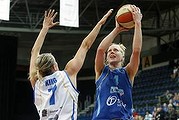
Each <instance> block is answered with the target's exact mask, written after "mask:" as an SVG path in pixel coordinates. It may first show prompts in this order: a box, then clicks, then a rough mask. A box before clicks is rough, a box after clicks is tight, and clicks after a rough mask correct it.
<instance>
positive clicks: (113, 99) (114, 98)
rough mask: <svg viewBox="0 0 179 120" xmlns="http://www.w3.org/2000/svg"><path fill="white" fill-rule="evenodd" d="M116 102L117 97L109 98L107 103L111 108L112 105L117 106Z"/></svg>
mask: <svg viewBox="0 0 179 120" xmlns="http://www.w3.org/2000/svg"><path fill="white" fill-rule="evenodd" d="M116 101H117V97H116V96H109V97H108V99H107V101H106V104H107V105H108V106H111V105H113V104H115V103H116Z"/></svg>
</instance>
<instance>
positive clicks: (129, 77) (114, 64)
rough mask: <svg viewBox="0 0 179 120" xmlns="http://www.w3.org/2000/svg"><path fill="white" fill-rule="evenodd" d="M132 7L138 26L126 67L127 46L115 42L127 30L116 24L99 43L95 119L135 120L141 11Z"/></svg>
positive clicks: (96, 60) (140, 40) (140, 45)
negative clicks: (134, 104)
mask: <svg viewBox="0 0 179 120" xmlns="http://www.w3.org/2000/svg"><path fill="white" fill-rule="evenodd" d="M131 8H132V10H133V11H132V15H133V19H134V22H135V28H134V37H133V45H132V47H133V48H132V55H131V57H130V61H129V63H128V64H127V65H126V66H124V67H123V63H124V56H125V49H126V48H125V47H124V45H122V44H115V43H112V42H113V40H114V39H115V37H116V36H117V35H118V34H119V33H120V32H122V31H127V29H125V28H123V27H120V26H119V25H118V24H117V23H116V27H115V28H114V29H113V30H112V32H111V33H110V34H109V35H108V36H106V37H105V38H104V39H103V40H102V42H101V43H100V45H99V46H98V49H97V53H96V58H95V74H96V101H95V108H94V113H93V117H92V120H133V115H132V109H133V108H132V106H133V105H132V86H133V82H134V77H135V75H136V73H137V71H138V67H139V63H140V53H141V48H142V30H141V20H142V14H141V13H140V9H139V8H138V7H136V6H135V5H131ZM105 54H107V55H105ZM105 56H106V59H105ZM106 62H107V64H105V63H106Z"/></svg>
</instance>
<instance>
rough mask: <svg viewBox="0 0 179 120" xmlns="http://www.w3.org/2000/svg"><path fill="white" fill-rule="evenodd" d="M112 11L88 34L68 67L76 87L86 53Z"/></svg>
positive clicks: (66, 68) (67, 69)
mask: <svg viewBox="0 0 179 120" xmlns="http://www.w3.org/2000/svg"><path fill="white" fill-rule="evenodd" d="M111 13H112V9H110V10H109V11H108V12H107V14H105V15H104V16H103V18H102V19H101V20H100V21H99V22H98V23H97V24H96V26H95V27H94V28H93V30H92V31H91V32H90V33H89V34H88V36H87V37H86V38H85V39H84V40H83V41H82V43H81V45H80V47H79V49H78V51H77V53H76V55H75V56H74V58H73V59H72V60H70V61H69V62H68V63H67V65H66V67H65V70H66V71H67V73H68V74H69V76H70V79H71V80H72V83H73V84H74V85H75V86H76V77H77V73H78V72H79V71H80V69H81V67H82V65H83V63H84V60H85V57H86V53H87V52H88V50H89V49H90V47H91V46H92V44H93V42H94V41H95V39H96V37H97V35H98V33H99V31H100V29H101V26H102V25H103V24H104V23H105V22H106V20H107V18H108V17H109V16H110V15H111Z"/></svg>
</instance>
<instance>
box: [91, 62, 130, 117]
mask: <svg viewBox="0 0 179 120" xmlns="http://www.w3.org/2000/svg"><path fill="white" fill-rule="evenodd" d="M112 119H114V120H115V119H116V120H133V115H132V85H131V82H130V80H129V77H128V75H127V72H126V70H125V69H124V68H116V69H115V70H110V68H109V66H105V68H104V70H103V72H102V74H101V76H100V77H99V79H98V80H97V82H96V103H95V108H94V113H93V118H92V120H112Z"/></svg>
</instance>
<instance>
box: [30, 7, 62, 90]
mask: <svg viewBox="0 0 179 120" xmlns="http://www.w3.org/2000/svg"><path fill="white" fill-rule="evenodd" d="M54 12H55V11H54V10H50V11H49V12H48V13H47V11H45V15H44V21H43V27H42V29H41V31H40V33H39V35H38V37H37V39H36V41H35V43H34V46H33V48H32V50H31V58H30V68H29V79H30V82H31V85H32V87H34V85H35V82H36V80H37V79H38V78H37V75H36V68H35V61H36V58H37V56H38V55H39V54H40V50H41V48H42V45H43V43H44V39H45V36H46V34H47V32H48V30H49V28H51V27H53V26H54V25H56V24H58V22H55V23H54V22H53V20H54V18H55V17H56V15H57V12H56V13H54Z"/></svg>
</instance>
